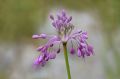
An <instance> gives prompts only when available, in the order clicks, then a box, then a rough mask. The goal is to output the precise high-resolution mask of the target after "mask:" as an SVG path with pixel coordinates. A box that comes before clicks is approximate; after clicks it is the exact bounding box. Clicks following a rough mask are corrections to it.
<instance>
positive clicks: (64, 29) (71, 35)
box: [32, 10, 93, 66]
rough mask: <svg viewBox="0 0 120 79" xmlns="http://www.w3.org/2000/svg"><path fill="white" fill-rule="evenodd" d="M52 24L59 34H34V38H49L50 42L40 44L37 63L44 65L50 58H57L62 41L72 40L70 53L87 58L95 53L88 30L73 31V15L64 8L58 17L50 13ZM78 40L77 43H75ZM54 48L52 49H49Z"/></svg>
mask: <svg viewBox="0 0 120 79" xmlns="http://www.w3.org/2000/svg"><path fill="white" fill-rule="evenodd" d="M50 19H51V20H52V26H53V27H54V28H55V29H56V30H57V32H58V34H57V35H47V34H39V35H33V36H32V38H33V39H47V40H48V42H47V43H46V44H44V45H42V46H39V47H38V48H37V50H38V51H39V52H41V53H40V55H39V56H38V58H37V59H36V60H35V63H34V64H36V65H40V66H44V65H45V64H46V62H47V61H48V60H50V59H55V58H56V55H57V54H58V53H60V51H61V46H60V45H61V43H67V42H69V41H70V42H71V48H70V54H72V55H74V54H76V55H77V56H78V57H82V58H85V57H86V56H91V55H93V47H92V46H91V45H88V43H87V39H88V35H87V32H83V31H81V30H79V31H76V32H73V30H74V25H73V24H72V23H71V20H72V16H68V15H67V14H66V12H65V11H64V10H62V11H61V13H60V14H58V15H57V16H56V17H54V16H53V15H50ZM73 41H74V42H76V43H73ZM55 45H59V48H58V50H54V46H55ZM49 49H52V50H49Z"/></svg>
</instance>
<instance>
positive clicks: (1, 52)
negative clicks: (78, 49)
mask: <svg viewBox="0 0 120 79" xmlns="http://www.w3.org/2000/svg"><path fill="white" fill-rule="evenodd" d="M61 9H65V10H67V11H68V13H69V14H71V15H72V16H73V18H74V19H73V20H74V22H73V23H75V24H78V25H79V23H82V22H85V23H87V22H89V21H90V22H91V20H92V21H93V23H92V24H91V25H88V26H90V27H87V26H86V27H85V30H87V31H88V32H89V33H90V35H89V42H90V43H91V44H93V46H94V49H95V56H94V57H90V58H88V59H86V60H88V61H86V62H85V63H84V62H82V63H81V61H83V60H78V59H76V58H74V57H72V59H70V61H71V63H74V62H75V63H79V64H76V65H78V66H75V65H74V66H71V67H72V70H71V72H74V73H73V76H72V77H73V78H74V79H120V49H119V47H120V0H0V79H56V78H58V79H59V78H60V79H61V78H64V79H65V78H66V76H67V75H66V74H65V76H63V77H61V76H62V75H64V73H63V72H64V71H65V68H60V67H64V62H62V63H63V64H62V65H63V66H60V67H58V65H55V63H56V62H55V61H54V66H55V67H53V66H52V65H51V64H52V63H53V62H50V63H49V64H48V65H47V66H46V68H45V69H44V68H43V69H40V70H34V69H32V67H31V65H32V62H33V60H34V58H35V57H36V56H37V55H36V50H35V48H36V47H37V46H38V45H39V44H41V43H42V42H41V41H35V40H33V39H32V38H31V37H32V35H33V34H35V33H41V32H44V33H45V32H46V30H48V31H50V32H48V33H51V30H49V27H51V26H50V23H49V20H48V15H49V14H50V13H54V14H55V13H56V11H59V10H61ZM80 16H82V18H81V17H80ZM86 18H88V19H86ZM89 18H90V19H89ZM91 18H92V19H91ZM88 24H89V23H88ZM80 25H81V24H80ZM47 26H48V27H47ZM78 27H79V28H81V26H78ZM44 28H45V29H44ZM82 28H84V23H83V26H82ZM56 61H57V59H56ZM61 61H62V55H60V57H59V58H58V62H61ZM63 61H64V60H63ZM80 63H81V64H80ZM81 65H82V66H81ZM86 65H87V66H86ZM49 66H50V67H49ZM56 66H57V67H56ZM74 67H78V68H79V69H76V70H78V71H76V70H75V69H74ZM61 69H63V71H62V70H61ZM51 72H52V73H51ZM91 72H92V73H91ZM50 73H51V74H50ZM96 73H97V74H96ZM55 75H56V76H55ZM59 76H60V77H59Z"/></svg>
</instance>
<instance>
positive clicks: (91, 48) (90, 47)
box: [88, 45, 94, 54]
mask: <svg viewBox="0 0 120 79" xmlns="http://www.w3.org/2000/svg"><path fill="white" fill-rule="evenodd" d="M88 52H91V53H92V54H93V53H94V51H93V47H92V46H90V45H88Z"/></svg>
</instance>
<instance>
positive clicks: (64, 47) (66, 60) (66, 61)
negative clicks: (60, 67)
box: [63, 42, 71, 79]
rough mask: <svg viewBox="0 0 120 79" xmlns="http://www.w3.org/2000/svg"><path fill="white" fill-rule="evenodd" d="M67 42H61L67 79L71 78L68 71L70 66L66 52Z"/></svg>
mask: <svg viewBox="0 0 120 79" xmlns="http://www.w3.org/2000/svg"><path fill="white" fill-rule="evenodd" d="M66 45H67V43H66V42H65V43H63V50H64V58H65V63H66V69H67V75H68V79H71V73H70V66H69V60H68V54H67V46H66Z"/></svg>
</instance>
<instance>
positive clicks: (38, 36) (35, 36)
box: [32, 35, 40, 39]
mask: <svg viewBox="0 0 120 79" xmlns="http://www.w3.org/2000/svg"><path fill="white" fill-rule="evenodd" d="M32 38H33V39H38V38H40V35H33V36H32Z"/></svg>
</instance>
